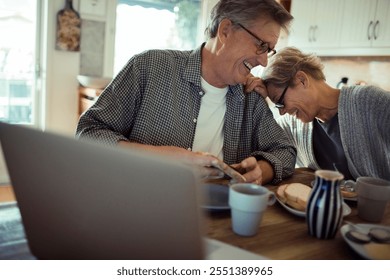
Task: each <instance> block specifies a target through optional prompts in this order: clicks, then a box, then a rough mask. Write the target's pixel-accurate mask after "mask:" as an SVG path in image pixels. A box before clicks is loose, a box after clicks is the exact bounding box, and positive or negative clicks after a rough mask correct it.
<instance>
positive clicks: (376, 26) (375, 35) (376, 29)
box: [374, 20, 379, 40]
mask: <svg viewBox="0 0 390 280" xmlns="http://www.w3.org/2000/svg"><path fill="white" fill-rule="evenodd" d="M377 31H379V20H377V21H376V22H375V25H374V40H376V39H377V38H378V33H377Z"/></svg>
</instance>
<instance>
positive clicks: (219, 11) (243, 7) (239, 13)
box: [205, 0, 293, 39]
mask: <svg viewBox="0 0 390 280" xmlns="http://www.w3.org/2000/svg"><path fill="white" fill-rule="evenodd" d="M225 18H227V19H230V20H231V21H232V22H233V23H234V24H237V23H240V24H243V25H244V26H250V24H251V23H252V22H254V21H256V20H258V19H260V18H269V19H271V20H273V21H275V22H276V23H278V24H279V25H280V26H281V27H282V28H283V29H284V30H285V31H286V32H288V25H289V23H290V22H291V20H292V19H293V16H292V15H291V14H290V13H289V12H288V11H287V10H286V9H285V8H284V7H283V6H282V5H280V4H279V3H278V2H276V1H275V0H220V1H219V2H218V3H217V4H216V5H215V6H214V7H213V9H212V10H211V14H210V19H209V23H208V26H207V28H206V30H205V35H206V37H207V39H210V38H214V37H216V36H217V31H218V26H219V24H220V22H221V21H222V20H223V19H225Z"/></svg>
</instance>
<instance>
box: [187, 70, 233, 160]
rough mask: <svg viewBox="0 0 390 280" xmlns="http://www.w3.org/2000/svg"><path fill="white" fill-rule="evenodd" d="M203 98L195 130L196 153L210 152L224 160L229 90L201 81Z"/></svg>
mask: <svg viewBox="0 0 390 280" xmlns="http://www.w3.org/2000/svg"><path fill="white" fill-rule="evenodd" d="M201 84H202V89H203V90H204V92H205V95H204V96H203V97H202V101H201V105H200V111H199V116H198V119H197V122H196V123H197V125H196V130H195V138H194V144H193V146H192V150H193V151H194V152H209V153H211V154H213V155H215V156H217V157H218V158H220V159H223V150H222V148H223V124H224V119H225V112H226V93H227V92H228V88H227V87H226V88H217V87H214V86H212V85H210V84H209V83H207V82H206V81H205V80H204V79H203V78H202V79H201Z"/></svg>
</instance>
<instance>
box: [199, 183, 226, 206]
mask: <svg viewBox="0 0 390 280" xmlns="http://www.w3.org/2000/svg"><path fill="white" fill-rule="evenodd" d="M202 192H203V198H204V201H203V203H202V208H204V209H207V210H229V209H230V206H229V186H227V185H219V184H212V183H209V184H204V185H202Z"/></svg>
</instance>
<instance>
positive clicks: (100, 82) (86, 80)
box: [77, 75, 112, 89]
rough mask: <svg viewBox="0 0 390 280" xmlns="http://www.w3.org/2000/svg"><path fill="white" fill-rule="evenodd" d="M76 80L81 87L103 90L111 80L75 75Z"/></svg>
mask: <svg viewBox="0 0 390 280" xmlns="http://www.w3.org/2000/svg"><path fill="white" fill-rule="evenodd" d="M77 80H78V81H79V83H80V85H82V86H83V87H86V88H93V89H104V88H105V87H106V86H107V85H108V84H109V83H110V82H111V80H112V78H108V77H93V76H85V75H77Z"/></svg>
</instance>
